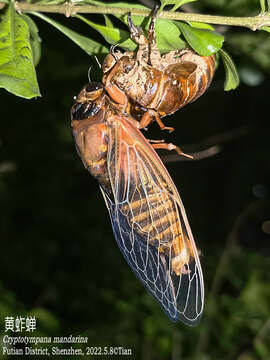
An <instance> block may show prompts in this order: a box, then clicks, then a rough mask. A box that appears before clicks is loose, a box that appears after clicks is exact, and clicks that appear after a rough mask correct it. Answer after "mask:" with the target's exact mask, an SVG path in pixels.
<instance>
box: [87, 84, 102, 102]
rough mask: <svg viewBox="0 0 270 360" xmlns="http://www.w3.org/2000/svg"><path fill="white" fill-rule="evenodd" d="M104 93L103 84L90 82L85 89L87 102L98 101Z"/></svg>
mask: <svg viewBox="0 0 270 360" xmlns="http://www.w3.org/2000/svg"><path fill="white" fill-rule="evenodd" d="M102 93H103V84H102V83H101V82H90V83H89V84H88V85H86V86H85V88H84V96H85V98H86V99H87V100H96V99H97V98H98V97H100V96H101V95H102Z"/></svg>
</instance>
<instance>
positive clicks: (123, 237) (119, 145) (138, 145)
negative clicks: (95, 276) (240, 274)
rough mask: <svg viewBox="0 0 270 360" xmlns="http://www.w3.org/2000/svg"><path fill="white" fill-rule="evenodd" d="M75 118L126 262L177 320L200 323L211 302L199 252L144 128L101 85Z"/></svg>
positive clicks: (81, 148)
mask: <svg viewBox="0 0 270 360" xmlns="http://www.w3.org/2000/svg"><path fill="white" fill-rule="evenodd" d="M71 118H72V121H71V124H72V132H73V136H74V139H75V143H76V148H77V151H78V153H79V156H80V157H81V160H82V162H83V164H84V166H85V167H86V168H87V170H89V171H90V173H91V174H92V175H93V176H94V177H95V178H96V179H97V180H98V182H99V185H100V189H101V192H102V194H103V197H104V200H105V202H106V205H107V208H108V210H109V213H110V218H111V223H112V228H113V232H114V236H115V239H116V241H117V244H118V246H119V248H120V250H121V251H122V253H123V255H124V258H125V259H126V261H127V262H128V264H129V265H130V267H131V268H132V270H133V271H134V273H135V274H136V276H137V277H138V278H139V279H140V280H141V281H142V283H143V284H144V285H145V287H146V288H147V289H148V290H149V291H150V292H151V294H152V295H153V296H154V297H155V298H156V299H157V300H158V301H159V303H160V304H161V306H162V308H163V310H164V311H165V313H166V314H167V315H168V316H169V318H170V319H171V320H173V321H177V320H182V321H183V322H184V323H186V324H188V325H196V324H198V323H199V321H200V318H201V315H202V310H203V303H204V287H203V275H202V271H201V266H200V261H199V256H198V252H197V250H196V246H195V243H194V240H193V236H192V232H191V229H190V226H189V224H188V220H187V217H186V213H185V209H184V207H183V204H182V202H181V199H180V196H179V194H178V191H177V189H176V187H175V185H174V183H173V181H172V179H171V177H170V175H169V173H168V171H167V170H166V168H165V166H164V165H163V163H162V161H161V160H160V158H159V157H158V155H157V153H156V152H155V150H154V149H153V146H152V145H151V144H150V143H149V141H147V140H146V139H145V137H144V136H143V135H142V133H141V132H140V130H139V129H138V127H139V123H138V122H137V121H136V120H134V119H133V118H132V117H131V116H130V115H128V114H126V113H125V112H124V111H122V109H120V108H119V104H115V103H114V102H113V101H112V100H111V99H110V98H109V97H108V96H107V95H106V93H105V91H104V89H103V85H102V84H101V83H90V84H88V85H86V86H85V87H84V88H83V89H82V90H81V92H80V93H79V95H78V97H77V98H76V102H75V104H74V105H73V107H72V110H71ZM157 145H158V144H155V147H158V146H157ZM162 146H164V144H162Z"/></svg>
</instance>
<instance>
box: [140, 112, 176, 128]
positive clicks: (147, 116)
mask: <svg viewBox="0 0 270 360" xmlns="http://www.w3.org/2000/svg"><path fill="white" fill-rule="evenodd" d="M153 119H154V120H156V122H157V124H158V125H159V127H160V129H161V130H168V131H169V132H170V133H171V132H173V131H174V128H173V127H170V126H165V125H164V124H163V122H162V120H161V119H160V116H159V114H158V113H157V112H156V111H155V110H152V109H148V110H147V111H146V112H145V113H144V114H143V116H142V118H141V120H140V129H145V128H146V127H147V126H148V125H149V124H151V122H152V121H153Z"/></svg>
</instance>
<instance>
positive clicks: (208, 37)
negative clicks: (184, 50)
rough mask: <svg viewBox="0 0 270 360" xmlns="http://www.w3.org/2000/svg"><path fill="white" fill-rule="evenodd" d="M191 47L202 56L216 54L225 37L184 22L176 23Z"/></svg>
mask: <svg viewBox="0 0 270 360" xmlns="http://www.w3.org/2000/svg"><path fill="white" fill-rule="evenodd" d="M174 23H175V24H176V25H177V26H178V27H179V29H180V30H181V32H182V34H183V36H184V38H185V39H186V40H187V42H188V43H189V45H190V46H191V47H192V48H193V49H194V50H195V51H196V52H197V53H198V54H199V55H202V56H209V55H212V54H215V53H216V52H217V51H218V50H219V49H220V48H221V47H222V44H223V41H224V37H223V36H222V35H220V34H217V33H216V32H214V31H209V30H201V29H196V28H193V27H191V26H189V25H188V24H185V23H183V22H179V21H174Z"/></svg>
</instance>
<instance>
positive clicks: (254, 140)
mask: <svg viewBox="0 0 270 360" xmlns="http://www.w3.org/2000/svg"><path fill="white" fill-rule="evenodd" d="M236 3H237V4H238V7H237V6H236V5H235V6H233V5H232V2H231V1H227V2H226V3H225V2H223V3H222V1H220V2H214V1H201V2H200V4H199V5H198V6H197V8H196V7H195V5H194V9H197V10H198V11H201V12H204V13H213V14H214V13H215V14H220V15H222V14H223V15H246V16H247V15H254V14H255V13H256V11H257V12H258V11H259V2H258V4H254V2H252V1H242V2H240V1H238V2H237V1H235V2H234V4H236ZM191 5H192V6H193V4H191ZM191 5H190V6H191ZM54 18H55V19H57V20H58V21H61V22H62V23H63V24H65V25H66V26H69V27H70V28H72V29H74V30H76V31H78V32H80V33H82V34H84V35H88V36H89V37H92V38H94V39H97V38H99V37H98V35H97V34H96V33H94V32H93V31H92V30H91V29H90V28H89V27H87V25H83V24H80V23H79V21H78V20H75V19H64V18H63V17H61V16H54ZM93 19H94V20H95V21H97V16H95V17H94V18H93ZM35 21H36V23H37V24H38V27H39V29H40V36H41V38H42V58H41V61H40V64H39V65H38V68H37V73H38V81H39V85H40V89H41V93H42V97H41V98H38V99H33V100H25V99H21V98H17V97H15V96H14V95H11V94H9V93H7V92H5V91H4V90H3V89H1V108H0V114H1V125H0V204H1V217H0V225H1V228H0V239H1V248H0V287H1V292H0V315H1V324H0V326H1V328H2V330H3V332H2V333H4V317H5V316H27V315H35V316H36V318H37V321H38V325H37V331H36V332H35V333H34V335H35V336H38V335H40V336H64V335H70V334H73V335H74V336H75V335H78V334H80V335H82V336H87V337H88V346H108V347H109V346H122V347H124V348H131V349H132V354H133V355H132V356H131V358H134V359H147V360H148V359H180V358H181V359H238V360H253V359H267V358H270V347H269V336H270V330H269V329H270V271H269V269H270V258H269V255H270V212H269V208H270V206H269V189H270V165H269V155H270V151H269V139H270V137H269V130H270V126H269V115H268V113H269V93H270V82H269V72H270V36H269V34H267V33H259V32H258V33H252V32H251V31H248V30H244V29H240V28H234V29H233V28H229V29H226V33H225V36H226V39H227V41H226V42H225V48H226V49H227V50H229V51H230V53H231V54H232V56H233V58H234V60H235V62H236V65H237V66H238V69H239V70H240V74H241V76H242V80H243V81H242V83H241V85H240V86H239V88H237V90H235V91H231V92H224V90H223V82H224V71H223V66H222V64H220V66H219V68H218V70H217V72H216V75H215V78H214V81H213V84H212V85H211V87H210V89H209V90H208V92H207V93H206V94H205V95H204V96H203V97H202V98H200V99H199V100H197V101H196V102H195V103H194V104H190V105H188V106H187V107H186V108H184V109H182V110H180V111H178V112H177V113H176V114H174V115H172V116H170V117H168V118H167V119H166V120H165V122H166V124H167V125H168V126H174V127H175V132H174V133H173V134H170V135H169V134H165V133H162V134H160V130H159V129H158V127H157V126H156V125H153V126H152V129H151V132H150V131H149V133H147V137H151V138H160V136H162V137H164V138H165V139H166V140H168V141H172V142H174V143H175V144H178V145H181V146H182V148H183V149H184V151H187V152H198V151H201V150H205V149H209V148H210V147H211V146H212V145H217V148H216V149H217V153H216V154H215V155H214V156H208V157H206V158H205V159H202V160H198V161H182V159H180V160H181V161H179V160H178V161H176V162H168V164H167V168H168V170H169V172H170V174H171V175H172V177H173V180H174V182H175V184H176V186H177V188H178V189H179V192H180V195H181V197H182V200H183V202H184V204H185V208H186V211H187V214H188V218H189V220H190V225H191V227H192V230H193V233H194V237H195V239H196V243H197V245H198V247H199V248H200V249H201V252H202V257H201V263H202V268H203V272H204V277H205V285H206V307H205V314H204V317H203V320H202V323H201V325H199V327H197V328H189V327H187V326H185V325H182V324H180V323H179V324H173V323H171V322H170V320H169V319H168V318H167V317H166V316H165V314H163V312H162V310H161V309H160V307H159V305H158V304H157V303H156V302H155V300H153V299H152V297H151V296H150V295H149V294H148V293H147V292H146V290H145V289H144V287H143V286H142V285H141V284H140V283H139V281H138V280H137V279H136V278H135V276H134V275H133V273H132V272H131V270H130V269H129V267H128V265H127V264H126V263H125V261H124V259H123V257H122V255H121V253H120V251H119V249H118V248H117V244H116V242H115V240H114V238H113V234H112V229H111V225H110V221H109V216H108V214H107V210H106V207H105V204H104V202H103V198H102V195H101V193H100V191H99V188H98V185H97V183H96V181H95V180H94V179H93V178H92V177H91V176H90V175H89V174H88V173H87V172H86V171H85V169H84V168H83V166H82V164H81V161H80V159H79V158H78V156H77V154H76V151H75V148H74V143H73V139H72V137H71V132H70V114H69V112H70V108H71V106H72V103H73V96H74V95H76V94H77V93H78V92H79V90H80V88H81V87H82V86H83V85H84V84H85V83H86V82H87V81H88V79H87V72H88V68H89V66H90V65H91V64H93V63H94V62H95V60H94V58H89V56H87V55H86V54H85V53H83V52H82V51H81V50H80V49H79V48H78V47H77V46H76V45H75V44H73V43H72V42H71V41H70V40H68V39H67V38H65V37H64V35H62V34H60V33H59V32H57V30H55V29H53V28H52V27H50V26H49V25H47V24H45V23H43V22H41V21H39V19H35ZM100 21H102V17H100ZM217 30H218V31H219V30H220V31H222V32H223V31H224V30H225V29H224V28H223V27H219V28H217ZM267 61H268V62H267ZM91 77H92V78H93V80H95V79H99V78H100V74H98V73H97V72H96V71H95V70H94V71H91ZM250 79H251V80H250ZM254 82H255V85H256V86H250V85H251V83H252V84H253V85H254ZM160 154H161V155H163V154H164V153H160ZM165 155H166V156H167V154H165ZM167 158H168V157H167ZM169 159H171V157H169ZM77 346H78V348H83V346H82V345H81V344H79V345H77ZM65 347H67V346H65ZM75 347H76V345H75ZM0 357H1V355H0ZM13 358H14V357H13ZM40 358H41V357H40ZM74 358H76V357H74ZM99 358H102V356H100V357H99ZM104 358H108V357H104ZM115 358H117V356H116V357H115Z"/></svg>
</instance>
